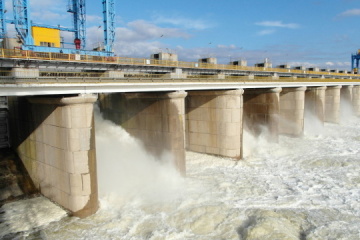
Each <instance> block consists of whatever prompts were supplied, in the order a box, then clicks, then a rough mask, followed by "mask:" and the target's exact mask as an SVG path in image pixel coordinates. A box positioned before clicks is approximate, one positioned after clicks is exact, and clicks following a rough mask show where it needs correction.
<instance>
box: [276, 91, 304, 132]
mask: <svg viewBox="0 0 360 240" xmlns="http://www.w3.org/2000/svg"><path fill="white" fill-rule="evenodd" d="M305 90H306V87H300V88H282V91H281V92H280V119H279V122H280V124H279V133H280V134H285V135H290V136H301V135H303V133H304V110H305Z"/></svg>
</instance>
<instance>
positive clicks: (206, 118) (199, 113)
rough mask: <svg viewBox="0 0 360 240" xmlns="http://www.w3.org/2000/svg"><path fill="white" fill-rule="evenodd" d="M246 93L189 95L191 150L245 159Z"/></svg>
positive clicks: (223, 92) (233, 91) (187, 129)
mask: <svg viewBox="0 0 360 240" xmlns="http://www.w3.org/2000/svg"><path fill="white" fill-rule="evenodd" d="M242 94H243V90H230V91H192V92H189V93H188V97H187V98H186V134H187V137H186V146H187V149H188V150H190V151H194V152H200V153H208V154H214V155H219V156H224V157H230V158H235V159H240V158H241V157H242V112H243V101H242Z"/></svg>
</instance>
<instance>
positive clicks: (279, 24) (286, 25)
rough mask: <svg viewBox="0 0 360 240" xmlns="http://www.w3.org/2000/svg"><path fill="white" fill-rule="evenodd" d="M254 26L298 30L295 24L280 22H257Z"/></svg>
mask: <svg viewBox="0 0 360 240" xmlns="http://www.w3.org/2000/svg"><path fill="white" fill-rule="evenodd" d="M255 24H256V25H259V26H263V27H279V28H291V29H294V28H299V27H300V26H299V24H296V23H283V22H282V21H263V22H257V23H255Z"/></svg>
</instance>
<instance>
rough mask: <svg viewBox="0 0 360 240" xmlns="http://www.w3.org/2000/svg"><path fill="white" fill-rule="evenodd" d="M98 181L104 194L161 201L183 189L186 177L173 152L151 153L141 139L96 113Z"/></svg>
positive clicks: (103, 195)
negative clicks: (182, 175) (176, 163)
mask: <svg viewBox="0 0 360 240" xmlns="http://www.w3.org/2000/svg"><path fill="white" fill-rule="evenodd" d="M95 121H96V151H97V158H98V159H100V161H99V162H98V166H97V168H98V183H99V193H100V196H101V197H104V198H108V197H109V196H110V197H111V198H112V199H113V200H114V198H115V199H116V198H118V199H121V200H122V201H129V200H131V201H133V200H140V199H141V200H143V201H145V202H152V201H154V202H157V201H163V200H164V199H169V198H173V197H174V195H177V193H180V192H181V189H182V186H183V183H184V179H183V178H182V177H181V175H180V173H179V172H178V171H177V170H176V169H175V166H174V165H173V164H172V163H173V158H172V155H171V154H170V153H169V152H163V154H162V156H161V157H160V158H155V157H154V156H152V155H151V154H149V153H148V152H147V151H146V150H145V148H144V146H143V145H142V143H141V142H140V140H137V139H135V138H133V137H131V136H130V135H129V134H128V133H127V132H126V131H125V130H124V129H122V128H121V127H119V126H116V125H115V124H114V123H112V122H110V121H108V120H104V119H103V118H102V117H101V115H100V113H99V110H97V111H96V113H95Z"/></svg>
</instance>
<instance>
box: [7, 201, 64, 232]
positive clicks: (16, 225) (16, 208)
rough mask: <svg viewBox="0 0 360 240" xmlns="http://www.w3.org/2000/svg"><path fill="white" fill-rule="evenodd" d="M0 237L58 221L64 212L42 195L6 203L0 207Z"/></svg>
mask: <svg viewBox="0 0 360 240" xmlns="http://www.w3.org/2000/svg"><path fill="white" fill-rule="evenodd" d="M0 211H1V212H3V213H2V214H1V215H0V238H2V237H4V236H6V235H8V234H10V233H18V232H25V234H26V232H27V231H30V230H32V229H36V228H39V227H44V226H45V225H47V224H49V223H51V222H53V221H58V220H60V219H61V218H63V217H65V216H66V212H65V211H64V210H63V209H62V208H60V207H58V206H57V205H55V204H53V203H52V202H50V201H49V200H48V199H46V198H44V197H37V198H33V199H27V200H20V201H17V202H12V203H7V204H5V205H3V206H2V207H1V209H0Z"/></svg>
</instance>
